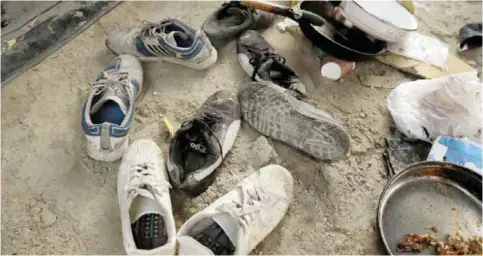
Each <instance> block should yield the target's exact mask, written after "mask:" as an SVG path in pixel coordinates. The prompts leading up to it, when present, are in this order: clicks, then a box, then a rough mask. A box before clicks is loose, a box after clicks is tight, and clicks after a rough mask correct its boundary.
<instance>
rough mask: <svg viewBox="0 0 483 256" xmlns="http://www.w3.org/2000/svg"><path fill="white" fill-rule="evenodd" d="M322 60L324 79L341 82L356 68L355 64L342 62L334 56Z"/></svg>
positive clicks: (321, 70) (321, 71)
mask: <svg viewBox="0 0 483 256" xmlns="http://www.w3.org/2000/svg"><path fill="white" fill-rule="evenodd" d="M321 60H322V68H321V69H320V73H321V74H322V76H323V77H327V78H329V79H331V80H339V79H340V78H342V77H344V76H345V75H347V74H349V73H350V72H352V71H353V70H354V69H355V67H356V63H355V62H350V61H345V60H341V59H338V58H335V57H332V56H324V57H322V58H321Z"/></svg>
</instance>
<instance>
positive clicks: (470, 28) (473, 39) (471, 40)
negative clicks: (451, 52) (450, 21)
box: [458, 22, 482, 52]
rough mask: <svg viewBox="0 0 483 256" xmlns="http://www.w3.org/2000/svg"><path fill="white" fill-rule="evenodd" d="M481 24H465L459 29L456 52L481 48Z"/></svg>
mask: <svg viewBox="0 0 483 256" xmlns="http://www.w3.org/2000/svg"><path fill="white" fill-rule="evenodd" d="M481 25H482V24H481V22H475V23H470V24H466V25H465V26H463V27H462V28H461V29H460V32H459V44H458V51H460V52H462V51H467V50H470V49H474V48H478V47H481V43H482V42H481V41H482V35H481Z"/></svg>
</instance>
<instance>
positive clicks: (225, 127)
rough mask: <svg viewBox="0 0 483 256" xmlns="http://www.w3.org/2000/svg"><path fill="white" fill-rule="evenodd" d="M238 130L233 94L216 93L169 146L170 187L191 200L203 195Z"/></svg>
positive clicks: (238, 110)
mask: <svg viewBox="0 0 483 256" xmlns="http://www.w3.org/2000/svg"><path fill="white" fill-rule="evenodd" d="M239 129H240V104H239V103H238V99H237V97H236V95H235V94H233V93H230V92H228V91H218V92H216V93H215V94H213V95H211V96H210V97H209V98H208V99H207V100H206V101H205V103H204V104H203V105H202V106H201V107H200V109H199V110H198V112H197V113H196V114H195V115H194V116H193V117H192V118H191V119H189V120H187V121H185V122H184V123H183V124H182V125H181V128H179V130H178V131H176V133H175V135H174V137H173V139H172V140H171V144H170V146H169V157H168V171H169V176H170V180H171V184H172V185H173V186H174V187H177V188H179V189H181V190H183V191H185V192H187V193H188V194H190V195H191V196H197V195H199V194H201V193H203V192H204V191H205V190H206V189H207V188H208V187H209V186H210V185H211V184H212V183H213V181H214V179H215V169H216V168H217V167H218V166H219V165H220V164H221V161H222V160H223V158H224V157H225V155H226V154H227V153H228V151H230V149H231V148H232V147H233V144H234V143H235V139H236V136H237V134H238V130H239Z"/></svg>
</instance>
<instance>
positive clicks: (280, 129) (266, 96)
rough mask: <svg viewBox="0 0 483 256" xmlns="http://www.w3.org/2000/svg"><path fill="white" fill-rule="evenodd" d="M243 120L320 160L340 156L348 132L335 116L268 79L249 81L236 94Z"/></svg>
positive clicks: (339, 157)
mask: <svg viewBox="0 0 483 256" xmlns="http://www.w3.org/2000/svg"><path fill="white" fill-rule="evenodd" d="M238 98H239V100H240V106H241V111H242V116H243V119H244V120H245V121H246V122H247V123H248V124H250V125H251V126H252V127H253V128H255V129H256V130H258V131H259V132H260V133H262V134H263V135H266V136H269V137H271V138H273V139H276V140H279V141H282V142H284V143H286V144H287V145H289V146H292V147H294V148H296V149H299V150H301V151H303V152H305V153H307V154H308V155H310V156H312V157H315V158H317V159H319V160H323V161H336V160H340V159H342V158H343V157H344V156H345V155H346V154H347V151H349V145H350V142H349V135H348V134H347V132H346V131H345V130H344V128H343V127H342V125H341V124H339V123H338V122H337V121H336V120H334V118H332V117H331V116H330V115H329V114H327V113H325V112H324V111H322V110H318V109H316V108H314V107H313V106H311V105H309V104H307V103H305V102H302V101H300V100H298V99H296V98H295V97H294V96H293V93H292V92H290V91H289V90H287V89H284V88H282V87H280V86H277V85H275V84H273V83H270V82H252V83H250V84H249V85H248V86H246V87H245V88H243V89H242V90H241V91H240V93H239V94H238Z"/></svg>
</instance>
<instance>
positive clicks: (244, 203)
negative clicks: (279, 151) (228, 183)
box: [178, 165, 293, 255]
mask: <svg viewBox="0 0 483 256" xmlns="http://www.w3.org/2000/svg"><path fill="white" fill-rule="evenodd" d="M292 194H293V178H292V175H291V174H290V173H289V172H288V171H287V169H285V168H283V167H282V166H279V165H268V166H265V167H263V168H261V169H260V170H259V171H258V172H256V173H254V174H252V175H250V176H249V177H248V178H246V179H244V180H243V181H242V182H241V184H240V185H239V186H237V187H236V188H235V189H233V190H232V191H230V192H229V193H228V194H226V195H224V196H222V197H221V198H219V199H218V200H216V201H215V202H214V203H213V204H211V205H210V206H208V207H207V208H206V209H204V210H203V211H201V212H199V213H197V214H195V215H194V216H192V217H191V218H190V219H189V220H188V221H187V222H185V223H184V224H183V226H182V227H181V229H180V230H179V231H178V242H179V250H178V254H179V255H233V254H236V255H238V254H243V255H248V254H249V253H250V251H252V250H253V249H254V248H255V247H256V246H257V245H258V244H259V243H260V242H261V241H262V240H263V239H264V238H265V237H266V236H267V235H268V234H269V233H270V232H271V231H272V230H273V229H274V228H275V227H276V226H277V224H278V223H279V222H280V221H281V220H282V218H283V216H284V215H285V213H286V212H287V209H288V206H289V204H290V202H291V201H292Z"/></svg>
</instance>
